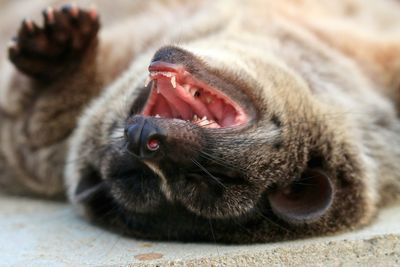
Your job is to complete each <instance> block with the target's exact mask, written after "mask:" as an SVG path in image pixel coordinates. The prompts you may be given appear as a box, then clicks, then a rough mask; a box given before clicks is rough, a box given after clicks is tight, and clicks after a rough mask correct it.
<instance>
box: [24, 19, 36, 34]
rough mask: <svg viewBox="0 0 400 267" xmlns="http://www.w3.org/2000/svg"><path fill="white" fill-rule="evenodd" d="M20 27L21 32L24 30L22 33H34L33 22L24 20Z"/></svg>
mask: <svg viewBox="0 0 400 267" xmlns="http://www.w3.org/2000/svg"><path fill="white" fill-rule="evenodd" d="M22 27H23V30H24V31H27V32H29V33H33V31H34V25H33V22H32V20H30V19H24V20H23V21H22Z"/></svg>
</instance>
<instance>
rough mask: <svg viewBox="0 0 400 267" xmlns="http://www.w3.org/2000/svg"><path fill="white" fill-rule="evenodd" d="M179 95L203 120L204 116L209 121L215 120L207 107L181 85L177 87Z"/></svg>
mask: <svg viewBox="0 0 400 267" xmlns="http://www.w3.org/2000/svg"><path fill="white" fill-rule="evenodd" d="M176 90H177V95H179V97H180V98H181V99H182V100H183V101H185V102H186V103H188V104H189V105H190V107H191V108H192V109H193V110H194V111H195V113H196V114H197V115H198V116H199V117H200V119H201V118H203V117H204V116H206V117H207V119H209V120H215V119H214V117H213V115H212V114H211V113H210V112H209V111H208V109H207V107H206V106H205V105H204V104H203V102H201V101H200V100H197V99H195V98H194V97H193V96H192V95H191V94H190V93H189V92H187V91H186V90H185V88H183V87H182V86H181V85H180V84H177V85H176Z"/></svg>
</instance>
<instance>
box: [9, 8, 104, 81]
mask: <svg viewBox="0 0 400 267" xmlns="http://www.w3.org/2000/svg"><path fill="white" fill-rule="evenodd" d="M43 17H44V24H43V26H42V27H39V26H38V25H37V24H36V23H35V22H33V21H31V20H24V21H23V22H22V25H21V27H20V29H19V31H18V33H17V36H16V37H14V38H13V40H12V42H11V44H10V46H9V50H8V53H9V58H10V60H11V61H12V62H13V63H14V65H15V66H16V67H17V68H18V69H19V70H21V71H22V72H24V73H25V74H27V75H30V76H33V77H35V78H38V79H42V78H43V79H52V78H55V77H57V76H58V75H60V74H61V73H63V72H64V71H65V70H67V69H69V68H70V67H71V66H74V65H75V64H77V63H79V62H81V60H82V58H83V57H84V55H85V53H86V51H88V50H90V49H89V48H90V47H92V45H94V44H95V43H96V39H97V38H96V36H97V32H98V30H99V27H100V23H99V18H98V15H97V12H96V11H95V10H94V9H90V10H82V9H79V8H78V7H77V6H75V5H65V6H63V7H61V8H60V9H53V8H51V7H49V8H47V9H46V10H44V11H43Z"/></svg>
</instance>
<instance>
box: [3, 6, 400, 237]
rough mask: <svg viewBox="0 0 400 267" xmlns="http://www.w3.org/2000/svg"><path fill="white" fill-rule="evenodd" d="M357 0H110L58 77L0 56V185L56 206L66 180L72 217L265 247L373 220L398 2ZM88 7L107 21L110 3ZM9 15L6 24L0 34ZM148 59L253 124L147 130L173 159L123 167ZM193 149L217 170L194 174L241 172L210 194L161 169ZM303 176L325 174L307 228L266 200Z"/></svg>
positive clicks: (390, 108)
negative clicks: (170, 66)
mask: <svg viewBox="0 0 400 267" xmlns="http://www.w3.org/2000/svg"><path fill="white" fill-rule="evenodd" d="M103 2H104V3H103ZM366 2H367V1H361V0H342V1H328V0H326V1H307V0H305V1H294V0H293V1H291V0H285V1H272V0H271V1H261V0H260V1H249V2H246V4H245V5H244V4H243V3H242V2H240V1H203V2H201V1H199V2H197V1H172V0H171V1H158V2H153V1H151V2H150V1H146V2H145V3H143V2H142V3H141V2H138V3H135V4H131V2H129V1H128V2H125V1H121V6H122V7H123V8H122V9H121V10H120V9H119V8H117V7H116V5H115V6H113V8H115V10H114V11H112V12H115V13H116V14H121V15H120V16H119V17H120V19H118V20H116V19H112V18H111V16H109V17H106V18H105V20H104V21H103V28H102V29H101V31H100V33H99V36H98V39H94V40H93V42H91V43H90V45H88V47H85V49H84V51H81V53H80V54H79V56H77V57H74V58H71V57H69V58H67V59H64V60H63V61H62V62H61V63H62V64H63V66H64V65H66V66H73V67H71V68H67V67H66V68H65V69H64V68H63V69H62V70H60V73H62V75H60V74H57V75H55V76H51V77H50V78H48V77H46V79H43V77H38V76H35V75H33V76H32V73H30V71H29V70H32V71H33V70H36V69H37V66H39V65H34V67H36V68H34V67H32V68H28V69H23V71H24V72H25V73H26V74H30V75H31V77H30V78H28V77H27V76H26V75H24V73H20V72H18V71H15V69H13V67H12V66H11V65H10V64H9V63H8V62H7V61H6V59H4V60H3V62H2V63H1V64H2V65H1V72H0V75H1V77H2V78H1V80H0V86H1V87H0V90H1V91H0V95H1V99H0V121H1V124H0V134H1V136H0V138H1V139H0V143H1V144H2V145H1V148H0V184H1V185H2V186H1V187H2V188H4V189H5V190H6V191H9V192H13V193H19V194H33V195H39V196H47V197H56V196H60V195H62V194H63V192H64V190H65V189H64V188H63V182H62V178H63V175H62V174H63V172H64V173H65V180H66V185H67V189H66V190H67V192H68V196H69V198H70V199H71V201H72V202H73V203H74V204H75V205H76V206H77V207H80V208H82V212H83V213H84V214H85V215H87V216H88V217H89V218H91V219H92V220H93V221H95V222H96V223H99V224H103V225H105V226H106V227H109V228H113V229H116V230H118V231H120V232H123V233H126V234H130V235H134V236H137V237H145V238H153V239H178V240H201V241H210V240H216V241H220V242H239V243H245V242H265V241H272V240H284V239H292V238H299V237H303V236H314V235H322V234H330V233H336V232H339V231H343V230H346V229H354V228H357V227H361V226H363V225H366V224H368V223H370V222H371V221H372V219H373V218H374V217H375V215H376V214H377V211H378V209H379V208H380V207H381V206H383V205H387V204H392V203H396V202H398V200H399V196H400V177H399V173H400V167H399V165H398V161H399V159H400V135H399V133H400V122H399V118H398V111H399V107H400V91H399V90H400V79H399V77H400V76H399V73H400V19H399V18H398V12H399V11H400V4H399V3H398V2H396V1H390V0H384V1H378V0H375V1H373V0H369V1H368V4H367V3H366ZM17 7H18V6H17ZM6 8H8V9H9V10H14V9H15V6H13V5H9V6H6V7H4V8H3V10H4V11H3V12H5V14H9V13H10V12H6V11H5V10H6ZM35 8H36V7H32V10H34V9H35ZM113 8H111V10H112V9H113ZM99 9H100V14H106V15H107V13H108V9H109V7H108V8H107V1H99ZM103 9H104V11H103ZM106 9H107V10H106ZM15 10H16V9H15ZM29 12H33V11H29ZM119 12H121V13H119ZM2 19H3V18H2ZM12 21H15V19H14V18H13V17H8V16H7V17H4V23H3V25H4V27H5V28H6V26H7V25H12ZM183 22H184V23H183ZM389 26H390V27H389ZM2 38H5V36H3V35H2ZM167 44H168V45H171V46H166V45H167ZM152 57H155V58H157V57H160V58H163V59H165V60H168V61H169V62H171V63H180V64H183V65H185V66H186V67H187V68H189V69H190V70H191V73H192V74H194V75H195V76H196V77H199V78H201V80H203V81H205V82H206V83H208V84H211V85H214V86H215V87H217V88H219V89H221V90H223V91H224V92H225V93H226V94H228V95H229V96H231V97H232V98H234V99H236V100H237V101H238V102H239V103H241V104H242V106H246V107H247V109H248V111H249V113H250V114H251V117H252V121H251V123H250V124H249V125H247V126H246V127H242V128H240V127H239V128H238V129H222V130H220V131H211V130H206V129H199V128H198V127H197V128H196V127H192V126H190V125H187V124H181V123H180V122H179V123H178V122H168V123H167V122H165V121H164V122H160V124H157V125H159V126H160V127H163V129H165V130H166V131H168V132H169V139H168V141H167V142H168V144H170V145H171V147H172V148H174V149H175V150H174V149H172V150H171V153H169V154H175V155H174V156H171V157H167V158H166V159H165V161H161V162H157V161H140V160H137V159H133V158H131V157H130V156H129V155H127V153H126V150H124V144H125V143H126V140H124V136H123V130H124V128H125V127H126V125H127V124H129V123H132V122H133V121H134V120H135V117H134V115H135V114H136V113H137V112H139V111H140V109H141V107H142V106H143V104H144V100H145V98H146V92H148V88H145V87H144V86H143V84H144V80H145V78H146V76H147V67H148V65H149V63H150V62H151V59H152ZM23 59H24V58H23ZM71 62H72V63H71ZM14 63H15V65H16V66H17V67H18V68H20V69H21V67H24V66H25V65H23V64H22V63H18V62H16V61H15V60H14ZM71 64H72V65H71ZM48 73H49V72H44V74H48ZM89 103H90V104H89ZM83 110H84V111H83ZM154 123H158V122H157V121H154ZM171 136H172V137H174V138H175V139H174V138H172V137H171ZM188 136H189V137H190V138H192V139H190V140H191V141H190V142H193V140H195V142H194V143H190V142H189V141H188V140H189V137H188ZM194 144H198V145H199V148H198V150H200V151H201V150H204V151H207V152H208V153H209V154H210V155H211V156H212V157H214V160H215V161H219V163H221V162H222V163H223V164H222V165H224V166H216V165H218V164H215V162H208V161H202V163H203V164H205V166H206V167H207V168H209V169H210V170H215V169H218V170H219V171H224V172H226V173H228V174H229V175H228V176H230V177H231V176H235V178H236V177H237V178H238V179H237V180H235V181H233V182H232V181H229V183H226V184H225V185H224V187H223V189H221V188H219V189H218V190H222V191H221V192H222V193H221V195H218V194H215V195H214V193H213V192H214V191H213V190H214V189H216V188H218V185H212V184H211V183H210V184H209V183H208V182H207V183H205V182H204V181H197V180H193V181H188V180H186V179H184V178H182V177H181V176H179V175H181V174H179V175H178V174H176V173H175V171H176V170H171V166H173V168H172V169H174V168H175V169H178V167H177V166H179V167H180V168H183V169H184V168H192V166H191V165H190V164H191V163H190V162H189V163H188V162H185V158H186V159H187V158H191V157H193V158H197V159H199V160H200V157H199V156H198V155H197V154H195V153H194V152H193V151H191V150H189V149H188V148H187V147H188V146H190V147H193V146H194ZM185 145H187V146H186V147H185ZM196 149H197V148H196ZM180 153H181V154H184V153H187V154H184V155H188V156H185V157H184V158H179V156H178V155H180ZM178 158H179V160H177V159H178ZM132 168H133V169H132ZM310 169H311V170H318V171H321V173H322V172H323V173H324V174H326V175H327V176H328V177H329V180H330V183H331V184H332V187H333V190H334V195H333V200H332V204H331V206H330V207H329V208H328V209H327V210H324V211H323V214H322V215H321V216H319V217H318V218H317V219H315V220H314V219H313V220H305V221H304V222H303V223H296V222H294V221H291V220H288V219H285V217H282V216H281V215H279V214H277V213H276V212H275V211H274V210H273V208H271V205H270V203H269V202H270V201H271V198H270V196H271V194H273V192H275V191H278V192H279V191H280V190H281V188H285V187H287V186H288V185H291V184H293V183H295V182H296V179H300V181H303V179H304V178H307V177H304V175H305V173H307V171H308V170H310ZM121 170H129V172H133V173H134V176H135V175H136V176H138V177H139V176H140V177H139V178H140V179H142V180H141V181H142V183H144V185H143V184H142V187H141V189H140V190H141V191H140V190H139V189H138V190H139V191H138V192H136V191H135V192H133V193H132V191H129V190H127V188H130V186H132V188H133V187H134V185H133V184H132V185H131V184H130V183H131V181H126V182H121V180H114V178H115V176H119V175H120V174H119V173H120V172H121ZM171 173H173V175H172V174H171ZM175 175H176V177H181V178H176V177H175ZM182 175H183V177H184V174H182ZM205 176H207V175H205ZM143 177H146V178H145V179H143ZM139 178H138V179H139ZM206 178H207V177H205V179H206ZM231 178H232V177H231ZM305 181H306V180H305ZM223 183H224V182H223ZM135 190H136V189H135ZM82 192H84V193H85V194H86V197H85V198H84V199H82V198H80V197H79V193H82Z"/></svg>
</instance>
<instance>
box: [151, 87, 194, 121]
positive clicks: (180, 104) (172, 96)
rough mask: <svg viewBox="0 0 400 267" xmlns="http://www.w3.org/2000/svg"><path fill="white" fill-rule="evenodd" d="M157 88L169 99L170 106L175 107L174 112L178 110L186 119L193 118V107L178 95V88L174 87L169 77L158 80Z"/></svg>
mask: <svg viewBox="0 0 400 267" xmlns="http://www.w3.org/2000/svg"><path fill="white" fill-rule="evenodd" d="M157 88H158V90H160V94H162V95H163V96H164V97H165V98H166V99H167V101H168V104H169V106H170V107H171V109H173V113H176V112H178V113H179V114H178V115H180V116H181V117H182V119H184V120H190V119H192V118H193V114H192V109H191V108H190V106H189V105H188V104H186V103H185V102H184V101H182V100H181V99H180V98H179V97H178V96H177V95H176V89H175V88H173V87H172V85H171V83H170V81H169V80H168V79H159V80H158V81H157ZM174 116H176V114H174ZM176 117H178V116H176Z"/></svg>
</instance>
